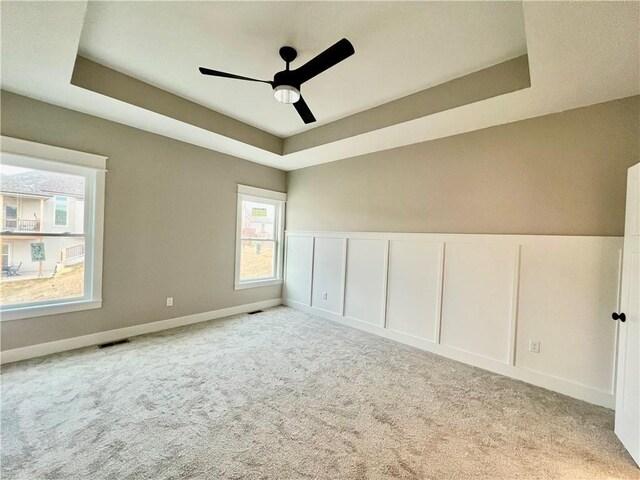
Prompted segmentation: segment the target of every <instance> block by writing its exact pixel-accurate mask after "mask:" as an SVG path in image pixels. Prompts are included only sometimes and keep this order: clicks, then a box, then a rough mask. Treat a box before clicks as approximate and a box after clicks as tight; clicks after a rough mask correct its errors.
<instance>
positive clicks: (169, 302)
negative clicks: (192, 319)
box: [167, 297, 173, 307]
mask: <svg viewBox="0 0 640 480" xmlns="http://www.w3.org/2000/svg"><path fill="white" fill-rule="evenodd" d="M167 307H173V297H167Z"/></svg>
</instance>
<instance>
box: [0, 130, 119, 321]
mask: <svg viewBox="0 0 640 480" xmlns="http://www.w3.org/2000/svg"><path fill="white" fill-rule="evenodd" d="M0 153H1V154H2V160H3V162H6V163H7V164H12V163H15V162H17V163H18V164H19V165H18V166H22V167H25V168H35V169H44V170H48V171H53V172H59V173H68V174H72V175H81V176H84V177H85V204H84V206H85V210H84V215H85V216H84V225H83V226H84V232H83V233H84V241H85V271H84V282H85V283H84V295H83V296H82V297H77V298H66V299H59V300H46V301H41V302H31V303H21V304H17V305H8V306H5V305H0V320H1V321H12V320H21V319H24V318H32V317H39V316H44V315H55V314H60V313H68V312H75V311H80V310H88V309H94V308H101V307H102V264H103V235H104V201H105V174H106V172H107V170H106V161H107V158H108V157H105V156H101V155H95V154H92V153H86V152H80V151H76V150H69V149H66V148H61V147H55V146H52V145H45V144H41V143H36V142H29V141H26V140H20V139H17V138H11V137H5V136H0ZM12 160H13V162H12ZM54 215H55V205H54ZM68 219H69V217H68V210H67V225H68ZM54 223H55V222H54Z"/></svg>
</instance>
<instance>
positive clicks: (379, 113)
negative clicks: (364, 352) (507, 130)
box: [71, 55, 531, 155]
mask: <svg viewBox="0 0 640 480" xmlns="http://www.w3.org/2000/svg"><path fill="white" fill-rule="evenodd" d="M71 84H72V85H75V86H77V87H80V88H84V89H86V90H90V91H92V92H95V93H99V94H102V95H107V96H109V97H111V98H114V99H116V100H120V101H123V102H126V103H129V104H131V105H135V106H137V107H140V108H144V109H146V110H149V111H151V112H155V113H158V114H161V115H164V116H167V117H170V118H173V119H175V120H178V121H181V122H185V123H188V124H190V125H193V126H196V127H199V128H203V129H205V130H208V131H210V132H213V133H216V134H218V135H222V136H224V137H227V138H231V139H233V140H237V141H239V142H242V143H245V144H247V145H250V146H252V147H256V148H259V149H261V150H265V151H267V152H270V153H274V154H276V155H287V154H291V153H296V152H301V151H304V150H307V149H311V148H315V147H318V146H320V145H324V144H328V143H333V142H337V141H340V140H344V139H346V138H349V137H353V136H357V135H362V134H364V133H369V132H372V131H376V130H380V129H383V128H387V127H390V126H393V125H397V124H400V123H404V122H408V121H411V120H415V119H417V118H422V117H425V116H428V115H432V114H434V113H438V112H442V111H445V110H449V109H453V108H457V107H460V106H463V105H467V104H470V103H474V102H478V101H481V100H486V99H488V98H492V97H496V96H499V95H504V94H506V93H511V92H514V91H517V90H522V89H525V88H529V87H530V86H531V81H530V78H529V62H528V57H527V55H521V56H519V57H517V58H514V59H511V60H508V61H506V62H502V63H499V64H497V65H494V66H492V67H489V68H485V69H482V70H480V71H478V72H475V73H472V74H469V75H465V76H463V77H460V78H456V79H453V80H450V81H448V82H445V83H443V84H441V85H437V86H435V87H431V88H428V89H425V90H422V91H421V92H417V93H414V94H412V95H408V96H406V97H403V98H400V99H398V100H394V101H392V102H388V103H386V104H384V105H380V106H378V107H374V108H372V109H369V110H365V111H364V112H360V113H357V114H355V115H352V116H350V117H347V118H344V119H340V120H336V121H335V122H332V123H329V124H326V125H322V126H320V127H317V128H314V129H312V130H309V131H307V132H304V133H301V134H298V135H294V136H292V137H289V138H286V139H284V140H283V139H281V138H279V137H276V136H275V135H272V134H270V133H268V132H265V131H262V130H260V129H258V128H256V127H253V126H251V125H247V124H246V123H243V122H241V121H239V120H236V119H234V118H231V117H228V116H226V115H224V114H222V113H219V112H216V111H214V110H211V109H208V108H206V107H203V106H201V105H198V104H196V103H193V102H191V101H189V100H186V99H184V98H182V97H179V96H177V95H174V94H172V93H169V92H166V91H164V90H162V89H160V88H158V87H154V86H153V85H149V84H148V83H145V82H143V81H141V80H138V79H136V78H133V77H131V76H129V75H125V74H123V73H120V72H117V71H116V70H113V69H111V68H109V67H106V66H104V65H100V64H99V63H96V62H94V61H92V60H89V59H86V58H84V57H81V56H78V57H77V58H76V63H75V66H74V70H73V75H72V77H71Z"/></svg>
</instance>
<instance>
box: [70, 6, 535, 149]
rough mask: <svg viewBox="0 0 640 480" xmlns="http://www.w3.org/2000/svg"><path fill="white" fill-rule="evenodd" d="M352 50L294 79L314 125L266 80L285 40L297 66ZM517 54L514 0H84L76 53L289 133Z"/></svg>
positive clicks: (519, 31) (519, 39)
mask: <svg viewBox="0 0 640 480" xmlns="http://www.w3.org/2000/svg"><path fill="white" fill-rule="evenodd" d="M343 37H346V38H348V39H349V40H350V41H351V42H352V43H353V45H354V47H355V50H356V54H355V55H354V56H352V57H350V58H348V59H347V60H345V61H344V62H343V63H341V64H339V65H337V66H335V67H334V68H332V69H330V70H328V71H327V72H325V73H323V74H322V75H320V76H318V77H316V78H314V79H312V80H311V81H310V82H309V83H306V84H305V85H303V94H304V96H305V99H306V101H307V103H308V104H309V106H310V108H311V109H312V111H313V112H314V114H315V116H316V118H317V120H318V121H317V122H316V123H315V124H311V125H308V126H305V124H304V123H303V122H302V120H301V119H300V117H299V116H298V115H297V113H296V111H295V109H294V108H293V107H292V106H289V105H282V104H279V103H278V102H276V101H275V99H274V98H273V95H272V93H271V87H270V86H269V85H263V84H256V83H251V82H241V81H237V80H228V79H219V78H212V77H205V76H203V75H201V74H200V73H199V72H198V67H199V66H206V67H209V68H213V69H216V70H223V71H227V72H231V73H237V74H239V75H244V76H249V77H253V78H259V79H264V80H271V79H272V78H273V75H274V74H275V73H276V72H278V71H280V70H284V66H285V64H284V62H283V61H282V59H281V58H280V57H279V55H278V50H279V48H280V47H282V46H284V45H291V46H293V47H294V48H296V49H297V50H298V58H297V59H296V60H295V61H294V62H293V63H292V65H291V68H296V67H297V66H300V65H302V64H303V63H305V62H306V61H307V60H309V59H311V58H312V57H314V56H315V55H316V54H318V53H320V52H321V51H323V50H324V49H326V48H327V47H329V46H330V45H333V44H334V43H335V42H337V41H338V40H340V39H341V38H343ZM524 53H526V42H525V35H524V20H523V16H522V5H521V4H520V2H471V3H470V2H240V3H239V2H164V3H157V2H90V3H89V6H88V8H87V14H86V17H85V23H84V28H83V30H82V36H81V39H80V54H81V55H83V56H85V57H87V58H89V59H91V60H94V61H96V62H98V63H101V64H103V65H106V66H108V67H110V68H113V69H115V70H118V71H120V72H122V73H126V74H127V75H130V76H132V77H135V78H138V79H140V80H142V81H144V82H147V83H150V84H152V85H154V86H156V87H159V88H162V89H164V90H167V91H169V92H171V93H174V94H177V95H179V96H181V97H184V98H186V99H188V100H191V101H193V102H195V103H198V104H200V105H203V106H206V107H208V108H211V109H213V110H216V111H218V112H221V113H224V114H226V115H229V116H231V117H234V118H236V119H238V120H241V121H243V122H245V123H248V124H250V125H253V126H256V127H258V128H260V129H262V130H265V131H268V132H270V133H273V134H275V135H278V136H281V137H287V136H290V135H293V134H296V133H300V132H302V131H304V130H308V129H311V128H313V127H316V126H318V125H321V124H323V123H327V122H330V121H333V120H337V119H339V118H342V117H345V116H347V115H351V114H353V113H357V112H360V111H362V110H367V109H369V108H371V107H374V106H377V105H380V104H382V103H386V102H389V101H391V100H394V99H397V98H400V97H403V96H405V95H408V94H411V93H414V92H417V91H420V90H423V89H425V88H427V87H431V86H433V85H437V84H439V83H443V82H445V81H447V80H451V79H453V78H456V77H459V76H462V75H465V74H468V73H471V72H475V71H477V70H480V69H482V68H485V67H488V66H491V65H495V64H496V63H500V62H502V61H505V60H508V59H511V58H514V57H517V56H520V55H522V54H524Z"/></svg>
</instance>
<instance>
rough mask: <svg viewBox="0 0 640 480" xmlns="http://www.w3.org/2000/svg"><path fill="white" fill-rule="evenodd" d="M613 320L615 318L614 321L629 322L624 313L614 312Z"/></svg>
mask: <svg viewBox="0 0 640 480" xmlns="http://www.w3.org/2000/svg"><path fill="white" fill-rule="evenodd" d="M611 318H613V319H614V320H620V321H621V322H626V321H627V316H626V315H625V314H624V313H616V312H613V313H612V314H611Z"/></svg>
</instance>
